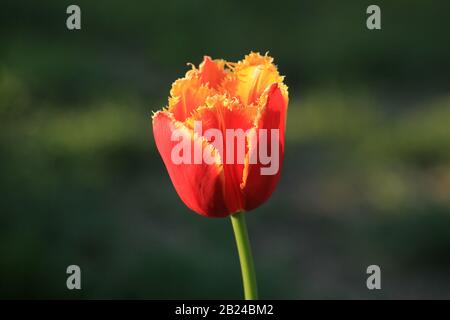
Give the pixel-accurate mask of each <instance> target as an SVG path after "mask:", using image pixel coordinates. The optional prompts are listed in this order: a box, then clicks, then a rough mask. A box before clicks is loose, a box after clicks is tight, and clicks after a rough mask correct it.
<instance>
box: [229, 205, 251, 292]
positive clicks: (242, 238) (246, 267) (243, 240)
mask: <svg viewBox="0 0 450 320" xmlns="http://www.w3.org/2000/svg"><path fill="white" fill-rule="evenodd" d="M231 223H232V224H233V231H234V237H235V238H236V245H237V249H238V253H239V260H240V262H241V271H242V282H243V285H244V297H245V300H256V299H258V288H257V285H256V274H255V267H254V265H253V257H252V250H251V248H250V241H249V239H248V233H247V225H246V223H245V216H244V213H242V212H238V213H236V214H233V215H232V216H231Z"/></svg>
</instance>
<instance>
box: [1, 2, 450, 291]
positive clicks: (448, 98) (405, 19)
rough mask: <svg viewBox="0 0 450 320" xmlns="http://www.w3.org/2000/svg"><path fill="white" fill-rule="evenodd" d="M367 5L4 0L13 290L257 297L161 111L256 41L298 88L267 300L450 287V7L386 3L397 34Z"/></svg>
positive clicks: (264, 229) (268, 233)
mask: <svg viewBox="0 0 450 320" xmlns="http://www.w3.org/2000/svg"><path fill="white" fill-rule="evenodd" d="M73 3H75V4H78V5H79V6H80V7H81V12H82V29H81V30H80V31H69V30H67V28H66V24H65V22H66V18H67V16H68V15H67V14H66V8H67V6H68V5H69V4H73ZM369 4H372V1H370V2H369V1H345V2H342V1H341V2H338V1H331V0H330V1H299V0H296V1H282V0H280V1H275V2H273V1H265V0H261V1H257V2H250V1H241V0H239V1H221V2H219V1H200V0H196V1H185V0H178V1H173V0H164V1H81V0H77V1H23V0H21V1H8V0H6V1H2V4H1V7H0V297H1V298H125V299H128V298H160V299H165V298H193V299H195V298H200V299H212V298H234V299H239V298H241V297H242V289H241V278H240V269H239V263H238V257H237V254H236V250H235V243H234V238H233V235H232V230H231V224H230V221H229V220H228V219H206V218H203V217H200V216H198V215H196V214H194V213H192V212H191V211H189V210H188V209H187V208H186V207H185V206H184V205H183V204H182V202H181V200H179V198H178V196H177V194H176V193H175V191H174V189H173V187H172V185H171V182H170V180H169V177H168V175H167V173H166V170H165V168H164V165H163V163H162V161H161V159H160V157H159V154H158V153H157V151H156V148H155V145H154V141H153V137H152V131H151V121H150V117H151V112H152V111H156V110H158V109H160V108H161V107H163V106H165V105H166V102H167V96H168V94H169V89H170V85H171V83H172V81H174V80H175V79H176V78H178V77H180V76H182V75H183V74H184V72H185V71H187V69H188V67H187V66H186V63H187V62H193V63H195V64H198V63H199V62H201V60H202V57H203V55H204V54H208V55H211V56H212V57H215V58H224V59H227V60H231V61H236V60H239V59H241V58H242V57H243V56H244V55H245V54H247V53H248V52H250V51H251V50H253V51H259V52H261V53H265V52H266V51H269V52H270V54H271V55H272V56H274V57H275V62H276V63H277V65H278V66H279V70H280V72H281V73H282V74H284V75H286V82H287V84H288V85H289V88H290V98H291V100H290V101H291V102H290V105H289V112H288V125H287V137H286V138H287V146H286V161H285V166H284V172H283V175H282V179H281V182H280V185H279V187H278V189H277V190H276V192H275V193H274V195H273V196H272V198H271V199H270V200H269V201H268V202H267V203H266V204H265V205H263V206H262V207H260V208H259V209H257V210H255V211H253V212H251V213H249V214H248V216H247V222H248V226H249V232H250V236H251V239H252V244H253V250H254V257H255V260H256V268H257V275H258V279H259V287H260V294H261V297H262V298H266V299H309V298H326V299H328V298H343V299H349V298H368V299H380V298H386V299H395V298H450V232H449V228H450V90H449V88H450V87H449V83H450V41H449V40H448V39H449V32H450V20H449V19H448V17H449V14H450V2H448V1H425V0H423V1H406V0H398V1H380V0H378V1H376V4H378V5H379V6H380V7H381V12H382V30H381V31H369V30H368V29H367V28H366V18H367V15H366V13H365V12H366V8H367V6H368V5H369ZM70 264H77V265H79V266H80V267H81V270H82V290H79V291H76V290H74V291H69V290H67V289H66V277H67V275H66V268H67V266H68V265H70ZM371 264H377V265H379V266H380V267H381V270H382V290H379V291H369V290H367V288H366V278H367V274H366V268H367V266H369V265H371Z"/></svg>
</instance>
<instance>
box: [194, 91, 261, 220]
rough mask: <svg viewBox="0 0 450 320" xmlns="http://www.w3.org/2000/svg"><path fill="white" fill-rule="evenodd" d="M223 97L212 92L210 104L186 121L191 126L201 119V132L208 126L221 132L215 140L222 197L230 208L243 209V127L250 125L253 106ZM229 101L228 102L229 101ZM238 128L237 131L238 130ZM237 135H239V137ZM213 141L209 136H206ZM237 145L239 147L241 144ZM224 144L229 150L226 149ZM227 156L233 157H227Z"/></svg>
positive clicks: (204, 131)
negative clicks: (219, 158)
mask: <svg viewBox="0 0 450 320" xmlns="http://www.w3.org/2000/svg"><path fill="white" fill-rule="evenodd" d="M224 102H225V97H223V96H215V97H213V98H211V99H209V100H208V101H207V103H208V104H209V106H205V107H202V108H200V109H198V110H197V111H195V112H194V114H193V116H192V118H191V119H189V122H188V125H189V126H190V128H192V129H193V126H194V121H197V123H198V122H201V124H202V134H203V135H205V133H207V131H208V130H209V129H217V130H219V132H220V133H221V135H222V141H218V142H217V141H216V143H217V144H219V145H220V146H219V147H217V150H218V151H219V153H220V157H221V159H222V163H223V169H224V188H225V200H226V203H227V205H228V209H229V210H230V212H236V211H239V210H242V208H243V205H244V199H243V195H242V191H241V188H240V184H241V182H242V174H243V171H244V163H245V155H246V154H247V151H248V150H247V143H246V135H245V133H246V130H248V129H250V128H252V127H253V119H254V114H255V113H256V108H244V107H242V106H240V105H238V104H237V101H235V103H236V104H234V105H233V104H232V103H231V105H227V106H225V105H224ZM228 103H230V102H229V101H228ZM227 129H232V130H234V131H233V132H234V134H233V136H231V135H229V134H228V135H227ZM237 130H239V132H238V131H237ZM238 135H240V137H239V138H238ZM207 139H209V142H210V143H212V144H214V141H213V139H212V137H211V136H209V137H207ZM240 145H241V146H242V147H240ZM227 146H229V147H230V148H231V146H233V149H230V150H229V151H231V153H228V152H227ZM230 156H231V157H232V158H230Z"/></svg>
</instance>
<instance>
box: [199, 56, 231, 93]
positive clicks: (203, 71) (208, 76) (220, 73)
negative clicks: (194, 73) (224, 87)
mask: <svg viewBox="0 0 450 320" xmlns="http://www.w3.org/2000/svg"><path fill="white" fill-rule="evenodd" d="M224 66H225V61H224V60H212V59H211V58H210V57H208V56H204V58H203V62H202V63H201V64H200V66H199V75H200V78H201V82H202V84H208V85H209V86H210V87H211V88H214V89H216V88H217V87H218V86H219V85H220V83H221V82H222V80H223V79H224V77H225V74H226V73H225V70H224Z"/></svg>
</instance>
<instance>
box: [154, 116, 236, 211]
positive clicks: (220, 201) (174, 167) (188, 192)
mask: <svg viewBox="0 0 450 320" xmlns="http://www.w3.org/2000/svg"><path fill="white" fill-rule="evenodd" d="M175 130H180V132H181V133H182V134H183V138H185V139H188V140H187V141H190V143H191V148H192V149H191V150H194V149H193V148H194V147H196V146H197V147H200V148H201V150H202V152H203V150H204V149H205V148H211V146H209V145H208V144H207V142H205V141H203V139H201V138H200V137H195V136H194V134H193V132H192V130H190V129H189V128H187V127H186V126H184V125H183V124H182V123H180V122H178V121H176V120H175V119H174V117H173V116H172V114H170V113H169V112H167V111H159V112H157V113H156V114H155V115H154V116H153V135H154V137H155V142H156V146H157V148H158V151H159V153H160V154H161V157H162V159H163V161H164V164H165V166H166V168H167V171H168V173H169V176H170V179H171V180H172V183H173V185H174V187H175V190H176V191H177V193H178V195H179V196H180V198H181V199H182V200H183V202H184V203H185V204H186V205H187V206H188V207H189V208H191V209H192V210H194V211H195V212H197V213H199V214H201V215H204V216H208V217H224V216H227V215H229V214H230V211H229V210H228V208H227V205H226V202H225V199H224V189H223V181H222V180H223V167H222V166H221V165H220V164H217V163H216V164H211V165H209V164H206V163H205V162H204V161H202V162H201V163H200V164H195V163H194V161H193V158H191V160H192V161H191V164H184V163H181V164H175V163H174V162H173V161H172V158H171V156H172V150H173V148H174V147H175V146H176V145H177V144H178V143H179V142H178V141H171V137H172V133H173V132H174V131H175ZM192 157H193V155H192Z"/></svg>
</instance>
